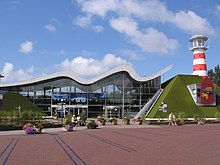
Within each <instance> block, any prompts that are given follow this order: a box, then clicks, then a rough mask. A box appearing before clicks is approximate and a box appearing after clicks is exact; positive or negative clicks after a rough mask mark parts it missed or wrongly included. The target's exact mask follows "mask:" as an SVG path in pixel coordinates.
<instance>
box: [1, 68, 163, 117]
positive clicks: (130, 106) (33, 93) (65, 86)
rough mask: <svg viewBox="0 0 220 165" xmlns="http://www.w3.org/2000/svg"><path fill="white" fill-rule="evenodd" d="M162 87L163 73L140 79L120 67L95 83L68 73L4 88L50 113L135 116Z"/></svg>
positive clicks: (89, 115) (90, 115)
mask: <svg viewBox="0 0 220 165" xmlns="http://www.w3.org/2000/svg"><path fill="white" fill-rule="evenodd" d="M160 88H161V79H160V76H159V77H156V78H154V79H151V80H149V81H145V82H138V81H136V80H134V79H133V78H132V77H131V76H130V75H129V74H128V73H127V72H125V71H121V72H118V73H114V74H111V75H109V76H107V77H104V78H102V79H100V80H98V81H96V82H94V83H92V84H82V83H80V82H77V81H75V80H73V79H71V78H69V77H57V78H53V79H49V80H45V81H41V82H36V83H33V84H27V85H23V86H16V87H15V86H13V87H4V88H1V89H3V90H7V91H15V92H19V93H20V94H22V95H23V96H25V97H27V98H28V99H29V100H30V101H32V102H33V103H34V104H36V105H37V106H38V107H40V108H41V109H42V110H43V111H44V112H46V113H47V114H48V115H53V114H54V113H55V112H58V113H61V112H62V111H63V109H65V113H66V114H67V113H74V114H76V115H77V114H79V113H81V112H86V113H87V116H88V117H97V115H100V114H105V117H108V118H109V117H114V116H115V117H119V118H122V117H124V116H126V115H130V116H134V115H135V114H137V113H138V112H139V110H140V109H141V108H142V107H143V106H144V104H146V103H147V102H148V100H149V99H150V98H152V96H153V95H154V94H155V93H156V92H157V91H158V90H159V89H160Z"/></svg>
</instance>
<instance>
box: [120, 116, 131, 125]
mask: <svg viewBox="0 0 220 165" xmlns="http://www.w3.org/2000/svg"><path fill="white" fill-rule="evenodd" d="M122 122H123V123H124V124H125V125H130V117H129V116H125V117H124V118H123V120H122Z"/></svg>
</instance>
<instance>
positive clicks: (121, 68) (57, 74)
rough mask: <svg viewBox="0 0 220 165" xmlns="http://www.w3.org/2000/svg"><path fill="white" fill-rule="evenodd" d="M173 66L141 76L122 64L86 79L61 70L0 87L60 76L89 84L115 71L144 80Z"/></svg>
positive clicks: (154, 76) (157, 75)
mask: <svg viewBox="0 0 220 165" xmlns="http://www.w3.org/2000/svg"><path fill="white" fill-rule="evenodd" d="M171 68H172V65H169V66H167V67H166V68H164V69H162V70H161V71H159V72H157V73H156V74H154V75H151V76H142V77H141V76H139V75H138V74H137V73H136V71H135V70H134V69H133V67H131V66H130V65H122V66H119V67H116V68H114V69H112V70H110V71H107V72H105V73H103V74H101V75H100V76H97V77H95V78H91V79H84V78H82V77H79V75H77V74H76V73H75V72H72V71H61V72H56V73H53V74H49V75H45V76H41V77H37V78H33V79H30V80H24V81H19V82H13V83H2V84H0V87H9V86H10V87H11V86H20V85H28V84H33V83H36V82H40V81H45V80H50V79H53V78H58V77H69V78H71V79H73V80H75V81H77V82H79V83H81V84H85V85H87V84H93V83H95V82H96V81H98V80H101V79H103V78H105V77H107V76H110V75H112V74H114V73H118V72H122V71H125V72H127V73H128V74H129V75H130V76H131V77H132V78H133V79H134V80H136V81H140V82H144V81H149V80H152V79H154V78H156V77H159V76H161V75H162V74H164V73H166V72H167V71H168V70H170V69H171Z"/></svg>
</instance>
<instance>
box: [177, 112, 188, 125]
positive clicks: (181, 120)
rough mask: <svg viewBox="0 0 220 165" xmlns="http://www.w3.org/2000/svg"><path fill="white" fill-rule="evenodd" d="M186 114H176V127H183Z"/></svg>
mask: <svg viewBox="0 0 220 165" xmlns="http://www.w3.org/2000/svg"><path fill="white" fill-rule="evenodd" d="M186 116H187V114H186V113H185V112H179V113H178V118H177V120H176V122H177V125H184V123H185V120H186V119H185V118H186Z"/></svg>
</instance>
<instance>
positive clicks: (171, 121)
mask: <svg viewBox="0 0 220 165" xmlns="http://www.w3.org/2000/svg"><path fill="white" fill-rule="evenodd" d="M168 120H169V125H173V113H172V112H171V113H170V114H169V117H168Z"/></svg>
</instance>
